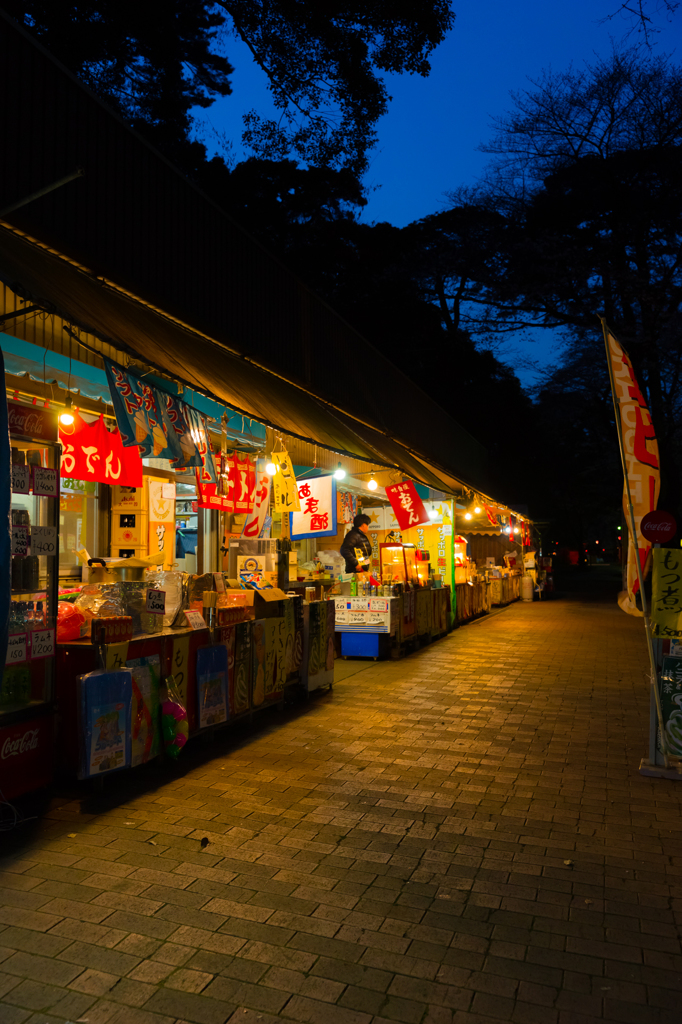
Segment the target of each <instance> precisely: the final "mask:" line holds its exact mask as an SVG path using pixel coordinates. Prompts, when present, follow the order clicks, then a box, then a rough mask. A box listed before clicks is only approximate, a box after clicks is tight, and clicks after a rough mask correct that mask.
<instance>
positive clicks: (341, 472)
mask: <svg viewBox="0 0 682 1024" xmlns="http://www.w3.org/2000/svg"><path fill="white" fill-rule="evenodd" d="M334 476H335V477H336V479H337V480H345V478H346V471H345V469H344V468H343V466H342V465H341V463H340V462H339V465H338V468H337V469H336V470H335V471H334Z"/></svg>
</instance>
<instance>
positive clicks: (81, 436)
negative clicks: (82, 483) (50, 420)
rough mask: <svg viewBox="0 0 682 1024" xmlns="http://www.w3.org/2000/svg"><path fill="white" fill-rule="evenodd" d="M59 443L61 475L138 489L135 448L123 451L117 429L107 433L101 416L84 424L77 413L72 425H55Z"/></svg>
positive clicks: (138, 461)
mask: <svg viewBox="0 0 682 1024" xmlns="http://www.w3.org/2000/svg"><path fill="white" fill-rule="evenodd" d="M59 441H60V443H61V446H62V462H61V476H68V477H74V478H75V479H76V480H89V481H92V482H94V483H100V484H122V485H123V486H124V487H142V459H141V458H140V455H139V452H138V450H137V448H135V447H133V448H124V447H123V443H122V441H121V435H120V434H119V432H118V430H114V431H109V430H107V428H106V427H105V425H104V417H103V416H100V417H99V419H98V420H95V421H94V423H86V422H85V420H84V419H83V417H82V416H81V415H80V413H78V412H74V414H73V423H72V424H70V425H68V426H67V425H65V424H63V423H60V424H59Z"/></svg>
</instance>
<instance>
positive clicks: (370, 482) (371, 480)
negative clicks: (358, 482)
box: [367, 473, 379, 491]
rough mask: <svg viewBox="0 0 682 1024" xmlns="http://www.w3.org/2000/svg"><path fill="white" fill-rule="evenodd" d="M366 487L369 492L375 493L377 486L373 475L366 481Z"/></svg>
mask: <svg viewBox="0 0 682 1024" xmlns="http://www.w3.org/2000/svg"><path fill="white" fill-rule="evenodd" d="M367 486H368V488H369V490H370V491H376V489H377V487H378V486H379V484H378V483H377V482H376V480H375V479H374V473H372V475H371V477H370V478H369V480H368V481H367Z"/></svg>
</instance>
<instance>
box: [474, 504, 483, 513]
mask: <svg viewBox="0 0 682 1024" xmlns="http://www.w3.org/2000/svg"><path fill="white" fill-rule="evenodd" d="M474 512H475V513H476V515H477V516H479V515H480V514H481V509H480V506H479V505H477V506H476V508H475V509H474Z"/></svg>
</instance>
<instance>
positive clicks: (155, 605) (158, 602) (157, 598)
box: [147, 588, 166, 615]
mask: <svg viewBox="0 0 682 1024" xmlns="http://www.w3.org/2000/svg"><path fill="white" fill-rule="evenodd" d="M147 611H148V612H150V614H151V615H165V614H166V591H165V590H152V589H151V588H150V589H149V590H148V591H147Z"/></svg>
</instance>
